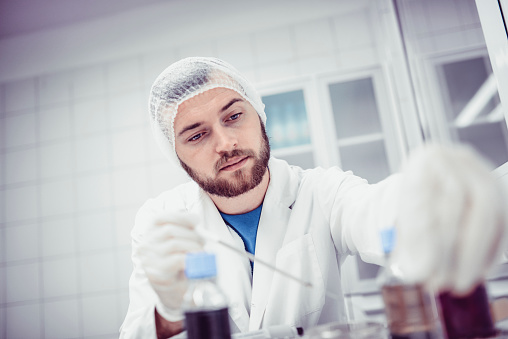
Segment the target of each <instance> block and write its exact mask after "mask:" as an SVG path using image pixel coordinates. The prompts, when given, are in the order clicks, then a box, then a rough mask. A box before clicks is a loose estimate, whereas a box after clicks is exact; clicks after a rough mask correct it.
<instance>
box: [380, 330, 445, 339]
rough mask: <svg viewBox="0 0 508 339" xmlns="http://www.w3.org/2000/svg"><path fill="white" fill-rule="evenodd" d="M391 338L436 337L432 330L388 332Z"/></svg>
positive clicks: (428, 338) (425, 338)
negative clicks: (403, 332)
mask: <svg viewBox="0 0 508 339" xmlns="http://www.w3.org/2000/svg"><path fill="white" fill-rule="evenodd" d="M390 337H391V338H392V339H436V338H437V335H436V334H435V333H434V332H414V333H408V334H393V333H392V334H390Z"/></svg>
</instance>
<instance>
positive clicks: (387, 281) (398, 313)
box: [377, 228, 442, 339]
mask: <svg viewBox="0 0 508 339" xmlns="http://www.w3.org/2000/svg"><path fill="white" fill-rule="evenodd" d="M381 240H382V244H383V251H384V253H385V260H386V262H385V265H384V267H382V268H381V271H380V272H379V274H378V277H377V283H378V285H379V286H380V287H381V292H382V297H383V301H384V304H385V314H386V320H387V323H388V329H389V331H390V336H391V338H393V339H436V338H442V333H441V330H440V326H439V325H440V323H439V316H438V313H437V308H436V303H435V299H434V295H433V294H432V293H429V292H428V291H426V290H425V288H424V287H423V286H422V285H419V284H410V283H407V281H405V280H404V276H403V274H402V272H401V271H400V270H399V269H398V267H397V266H396V265H395V264H394V263H393V262H392V261H391V260H390V253H391V252H392V249H393V247H394V244H395V228H388V229H385V230H382V231H381Z"/></svg>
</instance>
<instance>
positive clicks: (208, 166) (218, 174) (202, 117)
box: [174, 88, 270, 197]
mask: <svg viewBox="0 0 508 339" xmlns="http://www.w3.org/2000/svg"><path fill="white" fill-rule="evenodd" d="M174 130H175V149H176V153H177V155H178V158H179V159H180V163H181V164H182V167H183V168H184V169H185V170H186V171H187V173H188V174H189V176H190V177H191V178H192V179H193V180H194V181H196V182H197V183H198V184H199V186H200V187H201V188H202V189H203V190H205V191H206V192H208V193H210V194H214V195H217V196H222V197H235V196H238V195H240V194H243V193H245V192H247V191H249V190H251V189H253V188H254V187H256V186H257V185H259V183H260V182H261V180H262V178H263V175H264V174H265V172H266V170H267V165H268V159H269V158H270V147H269V144H268V137H267V136H266V132H265V129H264V126H263V125H262V124H261V121H260V119H259V116H258V114H257V112H256V110H255V109H254V108H253V107H252V105H251V104H249V103H248V102H247V101H246V100H245V99H243V97H242V96H241V95H239V94H238V93H237V92H235V91H233V90H230V89H226V88H214V89H211V90H208V91H206V92H204V93H202V94H199V95H197V96H195V97H193V98H191V99H189V100H186V101H184V102H183V103H182V104H181V105H180V106H179V108H178V113H177V115H176V117H175V123H174Z"/></svg>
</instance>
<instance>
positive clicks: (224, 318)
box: [182, 252, 231, 339]
mask: <svg viewBox="0 0 508 339" xmlns="http://www.w3.org/2000/svg"><path fill="white" fill-rule="evenodd" d="M185 274H186V275H187V278H188V279H189V280H190V284H189V288H188V289H187V292H186V293H185V295H184V299H183V305H182V308H183V311H184V315H185V329H186V330H187V338H188V339H205V338H206V339H231V330H230V326H229V314H228V303H227V299H226V296H225V295H224V293H223V292H222V291H221V289H220V288H219V286H218V285H217V284H216V281H215V278H216V276H217V268H216V263H215V255H214V254H211V253H205V252H199V253H189V254H187V257H186V260H185Z"/></svg>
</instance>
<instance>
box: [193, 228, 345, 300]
mask: <svg viewBox="0 0 508 339" xmlns="http://www.w3.org/2000/svg"><path fill="white" fill-rule="evenodd" d="M196 232H197V233H198V234H199V235H200V236H202V237H203V238H204V239H207V240H210V241H213V242H215V243H218V244H220V245H222V246H224V247H227V248H229V249H230V250H232V251H233V252H236V253H237V254H239V255H241V256H244V257H247V258H248V259H249V260H250V261H252V262H253V263H257V264H261V265H263V266H266V267H268V268H269V269H271V270H273V271H274V272H277V273H279V274H281V275H283V276H285V277H286V278H289V279H291V280H293V281H296V282H298V283H299V284H301V285H303V286H305V287H314V285H312V283H310V282H309V281H305V280H303V279H300V278H298V277H295V276H294V275H292V274H291V273H288V272H286V271H283V270H281V269H280V268H278V267H276V266H274V265H272V264H270V263H269V262H267V261H264V260H262V259H259V258H257V257H256V256H254V255H253V254H252V253H249V252H247V251H245V250H244V249H240V248H237V247H235V246H232V245H230V244H228V243H227V242H225V241H223V240H222V239H221V238H219V237H218V236H217V235H216V234H215V233H213V232H210V231H209V230H207V229H205V228H203V227H197V228H196ZM325 293H326V295H328V296H329V297H330V298H333V299H335V300H339V296H338V295H336V294H335V293H332V292H329V291H325Z"/></svg>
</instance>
